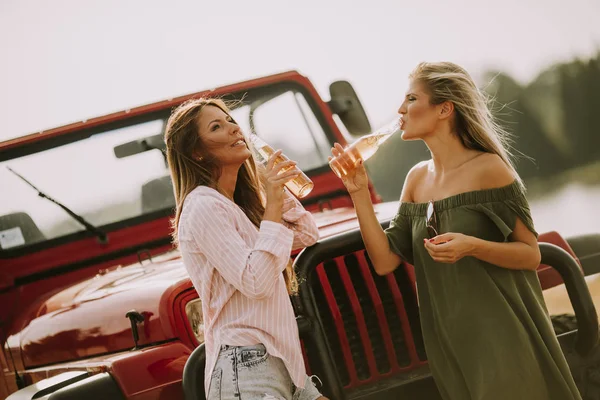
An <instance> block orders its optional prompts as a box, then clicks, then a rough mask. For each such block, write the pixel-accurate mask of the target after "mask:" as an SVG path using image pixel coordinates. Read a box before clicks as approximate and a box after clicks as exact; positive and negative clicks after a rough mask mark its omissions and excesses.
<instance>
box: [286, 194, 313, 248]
mask: <svg viewBox="0 0 600 400" xmlns="http://www.w3.org/2000/svg"><path fill="white" fill-rule="evenodd" d="M282 223H283V225H285V226H286V227H287V228H289V229H291V230H292V232H294V243H293V244H292V249H293V250H295V249H300V248H303V247H308V246H312V245H313V244H315V243H316V242H317V240H319V228H318V227H317V224H316V222H315V219H314V218H313V216H312V214H311V213H310V212H308V211H306V210H305V209H304V207H303V206H302V204H300V202H299V201H298V199H296V197H294V195H292V194H291V193H290V192H289V191H288V190H287V189H285V191H284V200H283V217H282Z"/></svg>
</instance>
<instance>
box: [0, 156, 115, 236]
mask: <svg viewBox="0 0 600 400" xmlns="http://www.w3.org/2000/svg"><path fill="white" fill-rule="evenodd" d="M6 168H7V169H8V170H9V171H10V172H12V173H13V174H15V175H16V176H17V177H19V178H21V179H22V180H23V182H25V183H26V184H28V185H29V186H31V187H32V188H33V189H34V190H35V191H36V192H37V193H38V196H40V197H41V198H43V199H47V200H50V201H51V202H53V203H54V204H56V205H57V206H59V207H60V208H62V209H63V210H65V211H66V212H67V214H69V215H70V216H71V217H73V219H74V220H76V221H77V222H79V223H80V224H81V225H83V226H84V227H85V230H86V231H88V232H91V233H93V234H94V235H96V236H97V237H98V241H99V242H100V243H101V244H106V243H108V236H107V235H106V233H104V232H103V231H101V230H100V229H98V228H96V227H95V226H94V225H92V224H90V223H89V222H87V221H86V220H85V219H83V217H81V216H79V215H77V214H75V213H74V212H73V211H71V210H69V208H68V207H67V206H65V205H64V204H61V203H60V202H58V201H56V200H54V199H53V198H52V197H50V196H48V195H47V194H46V193H44V192H42V191H41V190H39V189H38V188H37V187H35V185H34V184H33V183H31V182H29V181H28V180H27V179H25V178H23V177H22V176H21V175H19V174H18V173H17V172H15V171H14V170H13V169H12V168H10V167H8V166H7V167H6Z"/></svg>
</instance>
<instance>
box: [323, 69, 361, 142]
mask: <svg viewBox="0 0 600 400" xmlns="http://www.w3.org/2000/svg"><path fill="white" fill-rule="evenodd" d="M329 94H330V95H331V100H330V101H329V102H328V103H327V104H328V105H329V108H330V109H331V112H332V113H334V114H337V115H338V116H339V117H340V119H341V120H342V122H343V124H344V126H346V129H348V132H350V134H351V135H354V136H362V135H365V134H367V133H370V132H371V124H370V123H369V118H368V117H367V114H366V113H365V110H364V108H363V106H362V104H361V103H360V100H359V99H358V96H357V95H356V92H355V91H354V88H353V87H352V85H351V84H350V83H349V82H348V81H335V82H333V83H332V84H331V85H329Z"/></svg>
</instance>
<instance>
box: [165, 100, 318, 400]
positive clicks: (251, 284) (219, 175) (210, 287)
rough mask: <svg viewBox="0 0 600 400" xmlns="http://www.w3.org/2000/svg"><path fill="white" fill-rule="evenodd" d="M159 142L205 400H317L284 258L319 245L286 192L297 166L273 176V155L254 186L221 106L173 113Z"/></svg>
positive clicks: (235, 129)
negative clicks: (200, 320)
mask: <svg viewBox="0 0 600 400" xmlns="http://www.w3.org/2000/svg"><path fill="white" fill-rule="evenodd" d="M165 141H166V145H167V150H166V152H167V160H168V163H169V169H170V172H171V178H172V180H173V186H174V191H175V199H176V214H175V218H174V220H173V230H174V234H173V236H174V240H175V243H176V244H178V246H179V249H180V250H181V254H182V257H183V262H184V265H185V267H186V269H187V271H188V273H189V275H190V277H191V280H192V283H193V284H194V287H195V289H196V290H197V291H198V294H199V296H200V299H201V300H202V312H203V317H204V338H205V346H206V374H205V377H204V379H205V390H206V396H207V398H208V399H221V398H223V399H229V398H231V399H233V398H238V399H255V398H256V399H259V398H260V399H262V398H277V399H292V397H293V398H294V399H301V400H313V399H317V398H321V394H320V393H319V391H318V390H317V389H316V387H315V386H314V384H313V382H312V380H311V379H310V378H309V377H307V376H306V372H305V365H304V360H303V357H302V352H301V347H300V339H299V335H298V326H297V324H296V320H295V316H294V311H293V309H292V305H291V302H290V298H289V294H292V293H294V292H295V291H296V290H297V286H298V285H297V281H296V276H295V274H294V271H293V269H292V267H291V262H290V252H291V251H292V249H295V248H300V247H304V246H309V245H311V244H313V243H315V241H316V240H317V239H318V231H317V227H316V225H315V222H314V220H313V218H312V216H311V214H310V213H309V212H307V211H306V210H305V209H304V208H303V207H302V205H301V204H300V203H299V202H298V201H297V200H296V199H295V198H294V197H293V196H292V195H291V194H289V192H287V190H286V189H285V188H284V184H285V183H286V182H287V181H288V180H290V179H292V178H294V177H295V176H297V175H298V174H299V170H298V169H297V168H296V167H295V163H294V162H293V161H288V162H284V163H281V164H278V165H277V166H274V165H273V164H274V163H273V160H274V159H275V157H277V156H278V155H279V154H280V151H277V152H276V153H275V154H274V155H273V157H272V158H271V159H270V160H269V163H268V165H267V166H266V169H265V171H264V175H263V176H261V177H259V176H258V173H257V170H256V166H255V164H254V160H253V157H252V153H251V151H250V149H249V147H248V144H247V143H246V141H245V139H244V135H243V134H242V132H241V130H240V128H239V126H238V125H237V124H236V123H235V121H234V120H233V118H232V117H231V115H230V112H229V109H228V108H227V107H226V105H225V104H224V103H223V102H221V101H219V100H209V99H196V100H191V101H188V102H186V103H184V104H182V105H181V106H179V107H178V108H177V109H176V110H175V111H174V112H173V113H172V115H171V117H170V118H169V121H168V123H167V129H166V133H165ZM290 167H291V168H290ZM286 169H287V171H286ZM282 171H284V172H282ZM261 180H262V181H263V183H262V184H261ZM263 185H264V190H263V189H262V187H263ZM198 378H199V379H202V377H198Z"/></svg>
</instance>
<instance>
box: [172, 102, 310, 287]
mask: <svg viewBox="0 0 600 400" xmlns="http://www.w3.org/2000/svg"><path fill="white" fill-rule="evenodd" d="M207 106H212V107H218V108H219V109H221V110H222V111H223V112H224V113H225V114H227V115H228V116H231V111H230V109H229V107H228V106H227V105H226V104H225V102H224V101H222V100H220V99H209V98H199V99H191V100H188V101H186V102H184V103H182V104H181V105H180V106H178V107H177V108H176V109H175V110H173V112H172V113H171V116H170V117H169V120H168V121H167V127H166V130H165V143H166V154H167V162H168V164H169V170H170V173H171V180H172V182H173V191H174V193H175V217H174V218H173V219H172V220H171V229H172V232H171V235H172V237H173V243H174V244H175V245H176V246H178V244H179V241H178V237H177V229H178V227H179V218H180V217H181V210H182V208H183V202H184V201H185V198H186V197H187V195H188V194H190V192H191V191H192V190H194V189H195V188H196V187H198V186H199V185H203V186H208V187H210V188H213V189H215V190H217V191H219V192H220V193H221V194H223V195H225V193H224V192H223V191H222V190H221V189H220V188H219V186H218V184H217V182H218V180H219V177H220V175H221V167H220V165H219V163H218V160H217V159H216V158H215V157H214V156H212V155H211V154H210V152H209V151H208V149H207V146H206V144H205V143H203V142H202V139H201V138H200V135H199V127H198V120H199V117H200V113H201V112H202V110H203V109H204V107H207ZM233 201H234V202H235V203H236V204H237V205H238V206H239V207H240V208H241V209H242V210H243V212H244V213H245V214H246V216H247V217H248V219H250V221H251V222H252V223H253V224H254V225H255V226H256V227H257V228H258V227H260V222H261V220H262V217H263V215H264V213H265V206H264V196H263V186H262V184H261V180H260V174H259V172H258V171H257V167H256V163H255V160H254V157H253V156H250V157H249V158H248V159H247V160H246V161H245V162H244V164H243V165H242V166H241V167H240V169H239V172H238V176H237V183H236V186H235V191H234V193H233ZM284 278H285V282H286V286H287V288H288V292H289V293H290V294H294V293H296V292H297V291H298V281H297V279H296V274H295V273H294V270H293V267H292V263H291V260H290V262H288V266H287V267H286V269H285V271H284Z"/></svg>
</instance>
